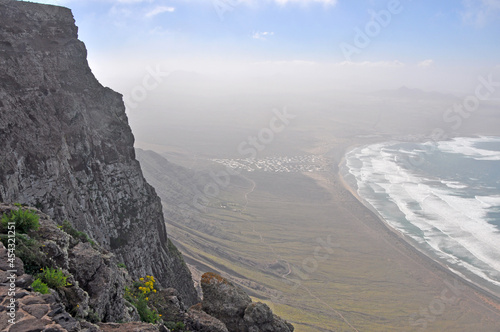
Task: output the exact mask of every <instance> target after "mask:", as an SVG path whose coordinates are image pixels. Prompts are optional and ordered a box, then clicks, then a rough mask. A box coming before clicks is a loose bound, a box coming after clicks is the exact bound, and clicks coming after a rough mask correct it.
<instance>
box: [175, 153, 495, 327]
mask: <svg viewBox="0 0 500 332" xmlns="http://www.w3.org/2000/svg"><path fill="white" fill-rule="evenodd" d="M330 155H331V154H330ZM333 155H341V153H340V152H338V153H333ZM337 162H338V160H332V164H331V165H330V166H331V167H330V168H329V169H330V171H319V172H306V173H269V172H258V171H257V172H242V173H241V176H239V177H238V178H239V179H237V180H235V181H232V183H231V185H230V186H228V187H227V188H226V190H225V191H223V192H222V193H221V194H220V195H219V196H218V197H217V198H216V199H214V200H213V202H211V204H210V206H209V207H208V208H207V209H206V210H205V213H204V214H203V216H202V218H201V220H202V221H201V222H198V223H187V224H186V223H184V224H183V223H179V222H175V221H171V222H170V224H169V225H168V231H169V234H170V236H171V237H172V238H174V239H175V243H176V244H177V245H178V247H179V248H180V249H181V250H182V251H183V253H184V254H185V257H186V260H187V262H188V263H189V264H190V265H192V266H193V269H194V271H195V272H196V270H199V271H201V272H205V271H208V270H217V271H220V272H222V273H223V274H225V275H226V276H229V277H231V279H233V280H235V281H236V282H237V283H239V284H240V285H241V286H243V287H244V288H245V289H246V290H247V291H248V292H249V293H250V294H251V295H253V297H254V298H255V299H258V300H261V301H264V302H266V303H268V304H269V305H270V307H271V309H272V310H273V311H274V312H275V313H277V314H278V315H280V316H282V317H283V318H285V319H287V320H289V321H291V322H292V323H293V324H294V325H295V326H296V331H420V330H424V329H425V330H426V331H472V330H477V329H480V330H481V331H498V326H499V324H500V305H499V303H498V302H497V301H496V300H495V299H494V298H490V297H489V296H487V295H486V294H484V293H482V292H480V291H478V290H477V289H474V288H472V287H470V285H468V284H465V283H463V282H462V281H461V280H460V279H458V278H456V277H455V276H454V275H452V274H451V273H449V272H447V271H446V270H445V269H443V268H442V267H441V266H440V265H439V264H437V263H435V262H433V261H431V260H430V259H428V258H427V257H425V256H423V255H422V254H421V253H420V252H419V251H417V250H416V249H414V248H413V247H411V246H410V245H408V244H407V243H406V242H405V241H404V240H403V239H402V238H401V237H399V236H398V235H397V234H396V233H394V232H393V231H391V230H390V229H388V228H387V227H386V226H385V225H384V224H383V223H382V222H381V220H380V219H379V218H378V217H377V216H376V215H375V214H373V213H372V212H371V211H370V210H369V209H367V208H366V207H365V206H364V205H363V204H362V203H361V202H360V201H358V199H356V197H354V195H353V193H352V192H350V191H349V188H347V187H346V186H345V185H344V184H343V182H342V180H341V179H340V178H339V176H338V174H337V167H336V165H337ZM195 275H196V273H195Z"/></svg>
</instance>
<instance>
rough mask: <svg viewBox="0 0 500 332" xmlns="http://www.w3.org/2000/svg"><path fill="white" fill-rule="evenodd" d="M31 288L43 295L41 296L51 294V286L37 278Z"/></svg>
mask: <svg viewBox="0 0 500 332" xmlns="http://www.w3.org/2000/svg"><path fill="white" fill-rule="evenodd" d="M31 288H33V290H34V291H35V292H38V293H41V294H49V293H50V291H49V286H47V284H46V283H44V282H42V281H41V280H40V278H36V279H35V281H33V283H32V284H31Z"/></svg>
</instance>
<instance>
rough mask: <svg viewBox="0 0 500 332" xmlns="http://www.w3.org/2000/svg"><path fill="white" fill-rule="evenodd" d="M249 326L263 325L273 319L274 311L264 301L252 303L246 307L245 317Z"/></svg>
mask: <svg viewBox="0 0 500 332" xmlns="http://www.w3.org/2000/svg"><path fill="white" fill-rule="evenodd" d="M243 318H244V319H245V321H246V322H247V324H248V325H249V326H251V325H263V324H266V323H270V322H272V321H273V312H272V311H271V309H270V308H269V307H268V306H267V304H264V303H260V302H258V303H251V304H249V305H248V307H247V308H246V309H245V316H244V317H243Z"/></svg>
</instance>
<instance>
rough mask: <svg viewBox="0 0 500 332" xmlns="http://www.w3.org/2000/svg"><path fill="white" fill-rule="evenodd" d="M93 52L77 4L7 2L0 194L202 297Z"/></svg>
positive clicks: (3, 8)
mask: <svg viewBox="0 0 500 332" xmlns="http://www.w3.org/2000/svg"><path fill="white" fill-rule="evenodd" d="M86 55H87V53H86V49H85V46H84V44H83V43H82V42H81V41H79V40H78V38H77V27H76V26H75V21H74V19H73V15H72V14H71V11H70V10H69V9H67V8H62V7H56V6H48V5H41V4H35V3H28V2H21V1H11V0H2V1H0V201H3V202H11V203H14V202H18V203H22V204H27V205H31V206H35V207H37V208H39V209H40V210H41V211H43V212H45V213H46V214H48V215H50V216H51V217H52V218H54V220H55V221H56V222H57V223H59V224H61V223H62V222H63V221H64V220H69V221H70V222H71V223H73V225H74V226H75V227H76V228H77V229H78V230H80V231H84V232H86V233H87V234H88V235H89V236H90V237H91V238H92V239H93V240H95V241H97V242H98V243H99V244H100V245H101V246H102V247H103V248H105V249H108V250H110V251H111V252H112V253H113V254H115V255H116V259H117V260H118V261H120V262H123V263H125V264H126V265H127V267H128V268H129V271H130V273H131V275H132V277H134V278H138V277H140V276H145V275H154V276H155V277H156V278H157V279H158V281H159V282H160V283H161V284H162V285H163V286H164V287H174V288H176V289H177V290H178V291H179V292H180V294H181V295H182V298H183V300H184V301H185V302H186V304H188V305H191V304H194V303H196V302H197V294H196V292H195V290H194V287H193V284H192V282H191V275H190V272H189V270H188V269H187V268H186V266H185V264H184V262H183V260H182V257H181V256H180V255H179V254H178V252H177V251H176V250H175V247H173V245H169V243H168V240H167V234H166V229H165V224H164V217H163V214H162V206H161V203H160V200H159V198H158V196H157V195H156V193H155V191H154V189H153V188H152V187H151V186H150V185H149V184H148V183H147V182H146V181H145V179H144V177H143V175H142V172H141V169H140V166H139V163H138V162H137V161H136V159H135V153H134V149H133V143H134V137H133V135H132V132H131V130H130V127H129V125H128V120H127V117H126V114H125V107H124V103H123V101H122V96H121V95H119V94H118V93H116V92H114V91H112V90H111V89H109V88H105V87H103V86H102V85H101V84H100V83H99V82H98V81H97V79H96V78H95V77H94V75H93V74H92V72H91V70H90V68H89V66H88V63H87V60H86ZM88 250H90V249H89V248H83V247H81V248H77V249H76V251H74V256H72V257H69V261H70V262H71V260H78V259H79V257H80V256H81V255H84V256H86V255H91V253H89V252H88ZM79 255H80V256H79ZM95 264H96V265H95V266H89V268H90V269H99V268H98V264H100V263H98V262H96V263H95ZM110 282H111V283H113V282H114V281H110ZM103 296H104V295H103ZM106 296H107V295H106Z"/></svg>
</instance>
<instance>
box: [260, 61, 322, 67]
mask: <svg viewBox="0 0 500 332" xmlns="http://www.w3.org/2000/svg"><path fill="white" fill-rule="evenodd" d="M316 64H317V62H314V61H307V60H283V61H260V62H255V63H254V65H278V66H288V65H290V66H313V65H316Z"/></svg>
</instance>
